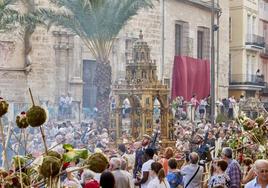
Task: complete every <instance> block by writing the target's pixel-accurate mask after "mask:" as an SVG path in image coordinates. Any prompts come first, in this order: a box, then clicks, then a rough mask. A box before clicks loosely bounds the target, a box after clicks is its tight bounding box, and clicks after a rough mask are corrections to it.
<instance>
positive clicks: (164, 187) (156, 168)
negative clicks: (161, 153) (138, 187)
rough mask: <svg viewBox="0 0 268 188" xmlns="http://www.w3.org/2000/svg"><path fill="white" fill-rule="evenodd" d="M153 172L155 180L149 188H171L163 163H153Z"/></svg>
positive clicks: (150, 183)
mask: <svg viewBox="0 0 268 188" xmlns="http://www.w3.org/2000/svg"><path fill="white" fill-rule="evenodd" d="M151 172H152V178H153V179H152V180H151V181H150V182H149V184H148V186H147V188H170V185H169V183H168V181H167V179H166V178H165V177H166V175H165V171H164V168H163V166H162V164H161V163H159V162H153V163H152V164H151Z"/></svg>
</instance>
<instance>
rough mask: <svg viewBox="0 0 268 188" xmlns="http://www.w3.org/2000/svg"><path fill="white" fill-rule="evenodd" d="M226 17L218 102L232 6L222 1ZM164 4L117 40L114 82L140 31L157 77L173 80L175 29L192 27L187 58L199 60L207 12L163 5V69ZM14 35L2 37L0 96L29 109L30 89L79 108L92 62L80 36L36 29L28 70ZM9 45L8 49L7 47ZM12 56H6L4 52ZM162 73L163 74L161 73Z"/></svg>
mask: <svg viewBox="0 0 268 188" xmlns="http://www.w3.org/2000/svg"><path fill="white" fill-rule="evenodd" d="M38 2H39V3H40V4H41V5H42V6H50V5H48V4H47V0H39V1H38ZM220 2H221V7H222V10H223V14H222V16H221V18H220V23H221V25H220V31H221V32H220V50H221V51H220V69H219V71H220V72H219V73H220V74H219V75H220V76H219V86H220V89H219V92H218V93H219V97H227V95H228V72H229V62H228V61H229V36H228V33H229V32H228V27H229V24H228V21H229V3H228V2H229V1H220ZM161 8H162V7H161V4H160V1H155V6H154V8H153V9H149V10H141V11H140V12H139V14H138V15H137V16H135V17H134V18H133V19H132V20H130V21H129V22H128V24H127V25H126V26H125V27H124V28H123V29H122V31H121V32H120V34H119V35H118V37H117V39H116V42H115V45H114V48H113V50H112V53H111V56H110V61H111V64H112V67H113V81H115V80H117V79H119V78H124V77H125V62H126V60H127V59H128V58H130V57H129V56H131V45H127V46H126V41H127V40H128V42H129V43H128V44H131V41H132V42H133V41H135V39H137V38H138V35H139V31H140V30H142V31H143V34H144V39H145V40H146V41H147V42H148V45H149V46H150V47H151V59H152V60H153V61H155V62H156V64H157V66H158V77H159V78H161V76H162V73H163V77H164V78H167V79H170V78H171V75H172V66H173V59H174V54H175V23H176V21H185V22H188V23H189V33H188V34H189V40H188V45H186V46H187V48H189V49H188V50H189V51H188V52H189V53H188V54H189V55H192V56H193V57H196V56H197V39H196V38H197V29H198V27H200V26H201V27H206V28H210V12H209V10H208V9H205V8H201V7H198V6H193V5H192V4H188V3H184V2H183V1H180V0H168V1H165V6H164V8H165V11H164V12H165V14H164V21H165V25H164V32H165V41H164V66H163V68H164V69H163V70H162V69H161V67H162V64H161V63H162V55H161V52H162V45H161V37H162V33H161V23H162V22H161ZM14 36H15V35H13V34H12V35H3V34H1V35H0V41H1V42H0V57H1V59H3V60H2V61H0V95H1V96H3V97H5V98H7V99H8V100H9V101H14V102H25V103H30V97H29V95H28V87H31V88H32V91H33V94H34V97H35V100H36V101H38V100H40V101H43V102H44V101H46V102H47V101H48V102H49V103H50V104H57V102H58V98H59V96H60V95H61V94H67V93H68V92H70V93H71V95H72V96H73V98H74V100H75V101H76V102H77V104H79V105H81V103H82V95H83V81H82V76H83V75H82V70H83V64H82V62H83V60H92V59H94V58H93V57H92V55H91V54H90V52H89V50H88V49H87V48H86V47H85V46H84V45H83V43H82V42H81V41H80V39H79V38H78V37H77V36H73V35H71V34H69V33H67V32H66V31H65V30H63V29H61V28H52V29H51V30H50V31H47V30H46V29H45V28H40V27H38V28H37V29H36V31H35V32H34V34H33V35H32V37H31V39H32V45H33V51H32V52H31V54H30V55H31V59H32V65H31V67H28V68H27V69H25V65H24V54H23V53H24V51H23V49H24V48H23V41H22V40H21V39H20V38H19V37H14ZM4 44H5V45H4ZM8 48H11V49H12V48H14V49H12V50H9V51H8V52H9V53H8V54H5V53H7V52H5V50H6V49H8ZM126 52H127V54H126ZM162 71H163V72H162Z"/></svg>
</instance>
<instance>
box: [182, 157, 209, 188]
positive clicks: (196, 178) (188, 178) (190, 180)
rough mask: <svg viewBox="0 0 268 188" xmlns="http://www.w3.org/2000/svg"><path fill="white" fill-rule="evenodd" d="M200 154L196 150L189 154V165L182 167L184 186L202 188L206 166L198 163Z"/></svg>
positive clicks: (185, 187)
mask: <svg viewBox="0 0 268 188" xmlns="http://www.w3.org/2000/svg"><path fill="white" fill-rule="evenodd" d="M198 161H199V156H198V154H197V153H196V152H192V153H190V155H189V162H190V164H189V165H186V166H184V167H183V168H182V169H181V174H182V176H183V184H184V188H201V187H202V175H203V172H204V168H203V167H202V166H199V165H198Z"/></svg>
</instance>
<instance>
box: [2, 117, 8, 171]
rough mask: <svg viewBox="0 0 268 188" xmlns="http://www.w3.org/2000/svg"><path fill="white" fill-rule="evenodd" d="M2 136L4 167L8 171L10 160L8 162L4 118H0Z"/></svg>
mask: <svg viewBox="0 0 268 188" xmlns="http://www.w3.org/2000/svg"><path fill="white" fill-rule="evenodd" d="M0 134H1V138H2V147H3V149H2V150H3V151H2V156H3V164H2V166H3V167H4V168H5V170H8V168H9V167H8V160H7V152H6V151H7V150H6V141H5V135H4V127H3V125H2V118H1V117H0Z"/></svg>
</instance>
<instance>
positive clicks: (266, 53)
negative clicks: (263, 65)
mask: <svg viewBox="0 0 268 188" xmlns="http://www.w3.org/2000/svg"><path fill="white" fill-rule="evenodd" d="M261 55H263V56H268V44H265V48H264V49H263V51H262V53H261Z"/></svg>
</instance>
